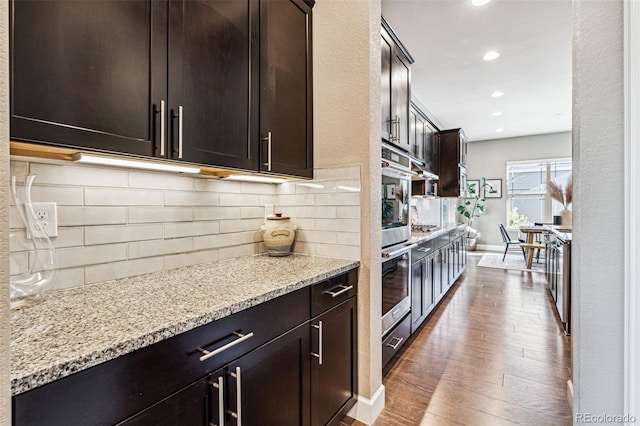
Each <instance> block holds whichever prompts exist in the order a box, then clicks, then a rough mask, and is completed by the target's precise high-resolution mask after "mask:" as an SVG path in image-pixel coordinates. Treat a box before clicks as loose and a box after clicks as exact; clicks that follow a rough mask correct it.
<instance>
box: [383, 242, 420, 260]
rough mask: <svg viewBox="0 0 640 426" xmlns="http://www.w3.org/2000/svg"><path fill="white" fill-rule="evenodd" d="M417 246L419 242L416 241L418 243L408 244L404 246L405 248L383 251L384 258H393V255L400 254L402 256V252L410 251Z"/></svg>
mask: <svg viewBox="0 0 640 426" xmlns="http://www.w3.org/2000/svg"><path fill="white" fill-rule="evenodd" d="M416 247H418V244H417V243H416V244H411V245H408V246H406V247H403V248H401V249H398V250H394V251H390V252H383V253H382V258H383V259H390V258H392V257H398V256H400V255H401V254H405V253H408V252H410V251H411V250H413V249H414V248H416Z"/></svg>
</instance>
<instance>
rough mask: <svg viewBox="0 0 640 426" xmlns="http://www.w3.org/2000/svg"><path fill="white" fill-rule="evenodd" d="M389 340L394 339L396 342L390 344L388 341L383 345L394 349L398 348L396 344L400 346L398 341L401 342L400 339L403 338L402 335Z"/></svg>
mask: <svg viewBox="0 0 640 426" xmlns="http://www.w3.org/2000/svg"><path fill="white" fill-rule="evenodd" d="M391 340H396V343H395V344H391V342H389V343H387V344H386V345H385V346H389V347H390V348H391V349H393V350H396V349H398V346H400V343H402V341H403V340H404V337H394V338H393V339H391Z"/></svg>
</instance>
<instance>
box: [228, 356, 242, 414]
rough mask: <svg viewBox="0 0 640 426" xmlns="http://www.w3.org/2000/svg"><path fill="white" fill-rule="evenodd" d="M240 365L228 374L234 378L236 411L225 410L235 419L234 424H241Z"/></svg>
mask: <svg viewBox="0 0 640 426" xmlns="http://www.w3.org/2000/svg"><path fill="white" fill-rule="evenodd" d="M240 373H241V371H240V367H236V372H235V373H229V375H230V376H231V377H233V378H235V379H236V390H237V395H238V396H237V397H236V411H235V413H234V412H233V411H231V410H227V412H228V413H229V414H231V417H233V418H235V419H236V425H237V426H242V376H241V374H240Z"/></svg>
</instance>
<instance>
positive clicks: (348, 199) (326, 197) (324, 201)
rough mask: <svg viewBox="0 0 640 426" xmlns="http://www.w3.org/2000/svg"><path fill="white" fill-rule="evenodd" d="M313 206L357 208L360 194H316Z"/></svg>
mask: <svg viewBox="0 0 640 426" xmlns="http://www.w3.org/2000/svg"><path fill="white" fill-rule="evenodd" d="M315 205H318V206H359V205H360V193H358V192H344V193H337V194H316V195H315Z"/></svg>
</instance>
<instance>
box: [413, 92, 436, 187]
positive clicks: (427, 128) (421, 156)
mask: <svg viewBox="0 0 640 426" xmlns="http://www.w3.org/2000/svg"><path fill="white" fill-rule="evenodd" d="M409 129H410V134H409V141H410V146H411V150H410V152H409V153H410V154H412V155H413V156H414V157H415V158H416V159H417V160H418V161H420V162H421V163H422V168H423V169H424V170H426V171H428V172H430V173H433V174H435V175H437V174H438V167H437V164H438V158H437V155H438V150H437V147H436V146H435V145H436V141H435V139H434V137H433V135H434V134H435V133H436V132H437V131H438V128H437V127H436V126H435V124H433V122H432V121H431V120H430V119H429V118H428V117H427V115H426V114H425V113H424V112H423V111H422V110H421V109H420V108H419V107H418V106H417V105H416V104H414V103H413V102H411V109H410V111H409Z"/></svg>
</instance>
